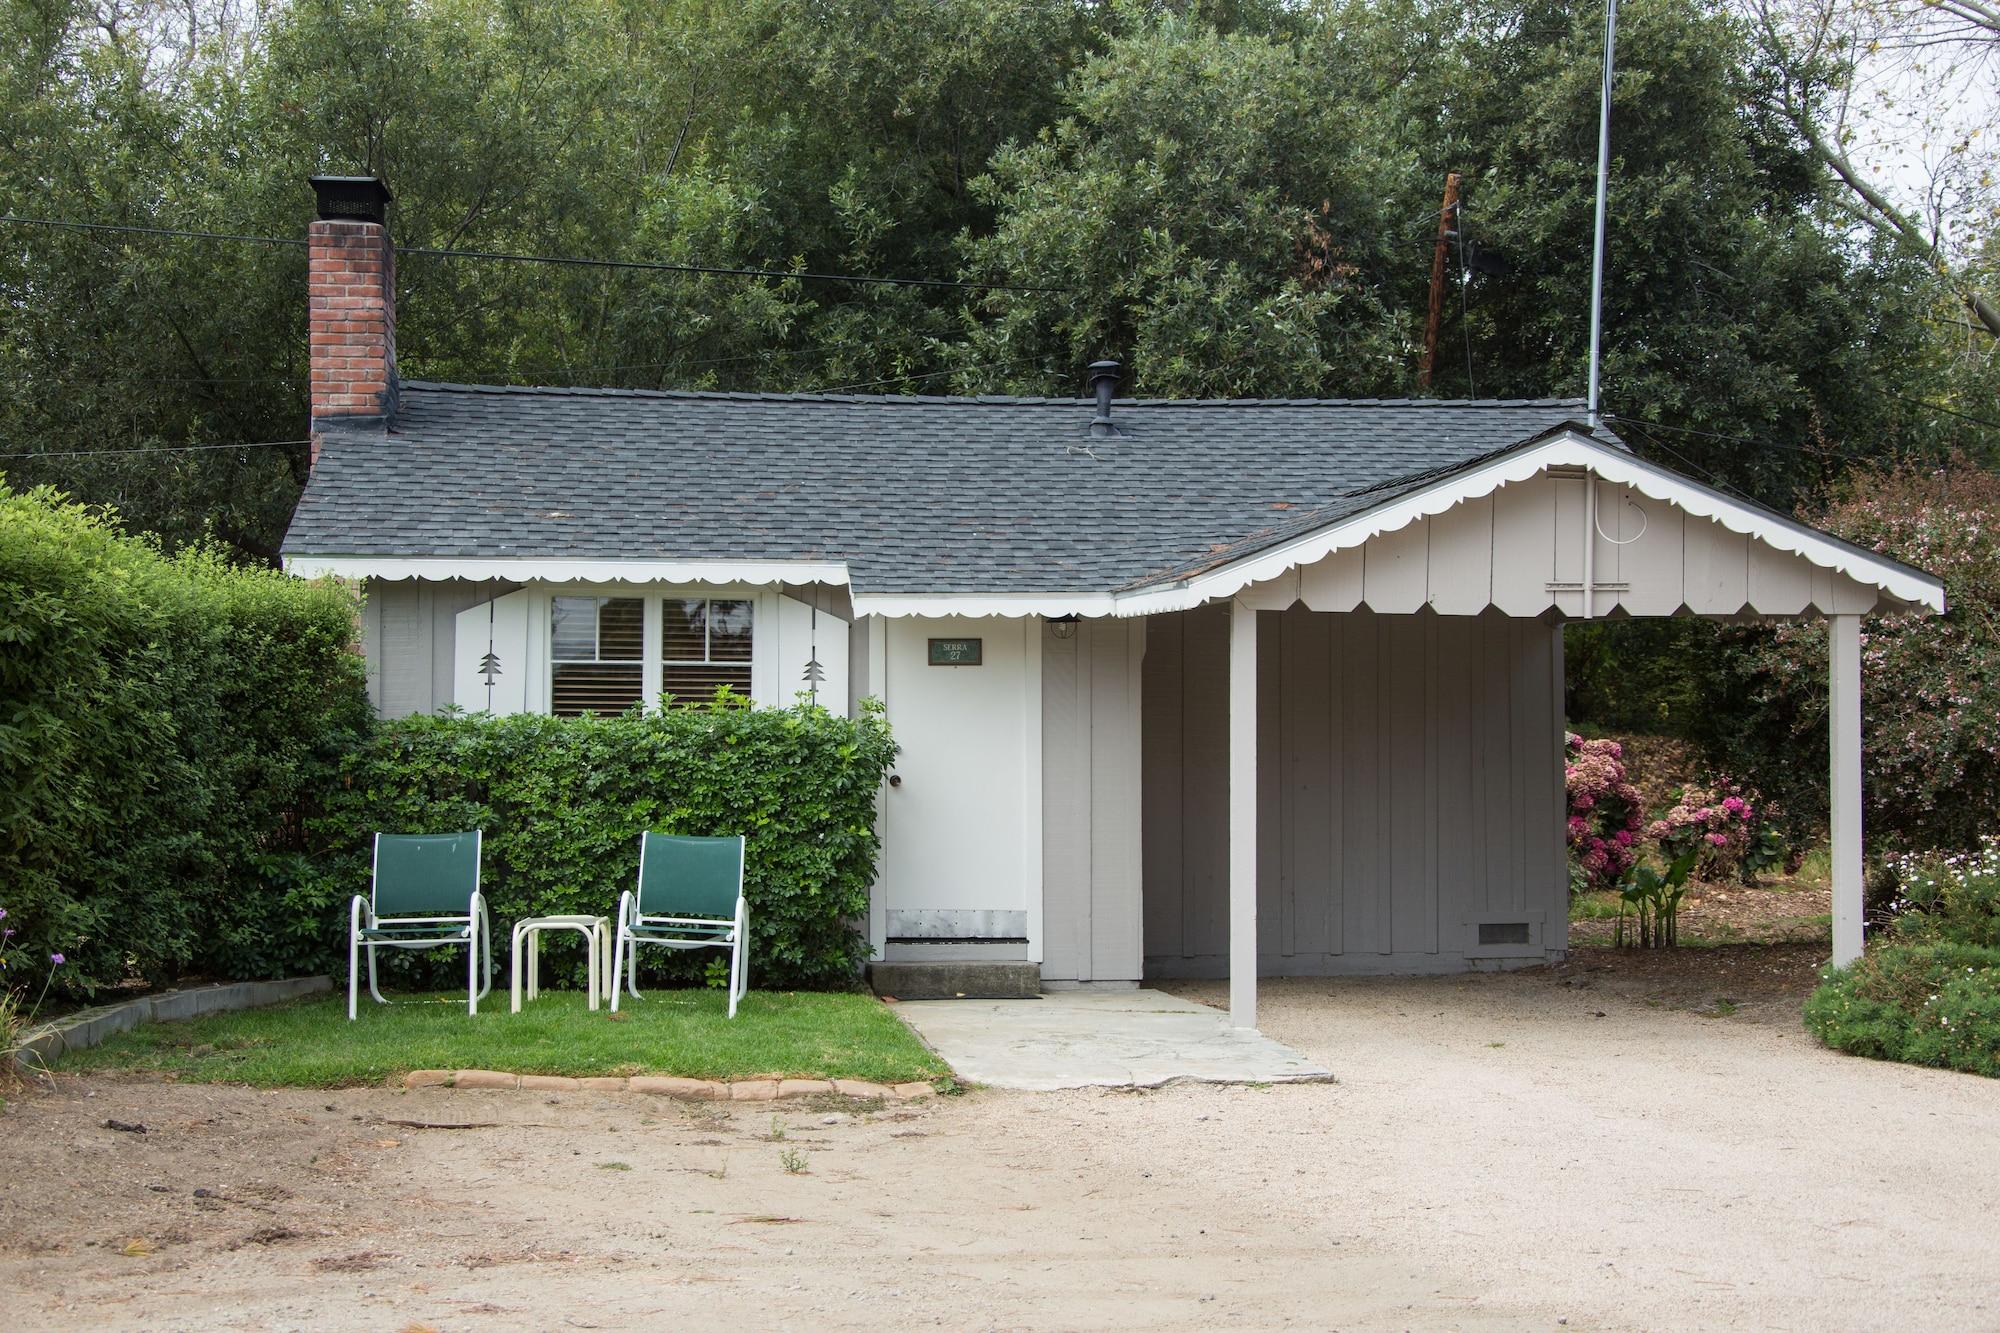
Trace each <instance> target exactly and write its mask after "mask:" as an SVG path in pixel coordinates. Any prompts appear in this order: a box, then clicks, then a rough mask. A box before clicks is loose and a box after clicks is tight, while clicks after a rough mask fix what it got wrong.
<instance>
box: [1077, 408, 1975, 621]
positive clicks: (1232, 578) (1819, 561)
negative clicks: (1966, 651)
mask: <svg viewBox="0 0 2000 1333" xmlns="http://www.w3.org/2000/svg"><path fill="white" fill-rule="evenodd" d="M1552 467H1582V468H1587V469H1589V470H1590V471H1591V472H1594V473H1596V474H1597V475H1598V476H1599V477H1602V478H1603V479H1604V480H1606V481H1610V482H1616V483H1618V484H1620V485H1625V486H1630V487H1631V488H1632V489H1634V490H1636V491H1638V492H1639V493H1640V494H1641V495H1645V496H1649V497H1651V498H1652V499H1655V500H1661V501H1664V502H1666V503H1668V504H1672V505H1676V506H1678V507H1679V508H1680V509H1682V510H1684V511H1685V512H1687V513H1690V514H1694V515H1696V516H1697V517H1700V518H1708V519H1713V520H1715V521H1716V522H1717V523H1720V524H1721V525H1722V526H1723V527H1725V528H1727V529H1729V530H1730V531H1731V532H1736V533H1741V534H1743V535H1745V536H1748V537H1751V538H1753V539H1754V540H1756V541H1760V542H1762V543H1764V544H1765V545H1766V546H1770V547H1772V548H1774V549H1776V550H1780V551H1787V552H1790V553H1791V554H1793V555H1797V556H1801V557H1803V558H1804V559H1806V560H1809V561H1811V562H1812V563H1813V564H1815V565H1818V566H1820V567H1821V568H1822V569H1831V570H1835V571H1837V572H1839V573H1842V574H1845V575H1847V576H1848V577H1850V578H1852V579H1854V580H1855V581H1857V582H1860V583H1865V584H1868V585H1870V586H1871V587H1875V588H1880V589H1881V590H1882V591H1883V592H1885V593H1887V594H1888V595H1889V596H1890V597H1893V598H1895V599H1896V600H1898V601H1901V602H1904V603H1907V604H1909V605H1911V606H1922V607H1928V608H1929V609H1930V610H1932V611H1943V610H1944V584H1943V583H1941V582H1939V581H1938V580H1937V579H1935V578H1932V577H1931V576H1930V575H1928V574H1923V573H1920V572H1918V571H1916V570H1912V569H1910V568H1909V567H1907V566H1905V565H1901V564H1898V563H1897V562H1895V561H1893V560H1888V559H1885V558H1883V557H1882V556H1879V555H1876V554H1875V553H1874V552H1872V551H1868V550H1865V549H1863V548H1861V547H1858V546H1855V545H1853V544H1852V543H1850V542H1845V541H1842V540H1840V539H1839V538H1837V537H1830V536H1828V535H1827V534H1825V533H1823V532H1818V531H1816V530H1814V529H1812V528H1809V527H1807V526H1805V525H1804V524H1802V523H1794V522H1792V521H1790V520H1787V519H1783V518H1780V517H1778V516H1776V515H1774V514H1770V513H1767V512H1765V511H1763V510H1761V509H1758V508H1756V507H1755V506H1752V505H1746V504H1741V503H1739V502H1737V501H1735V500H1732V499H1731V498H1730V497H1728V496H1727V495H1724V494H1723V493H1722V492H1721V491H1718V490H1715V489H1713V488H1711V487H1708V486H1703V485H1702V484H1700V483H1699V482H1694V481H1690V480H1688V479H1687V478H1686V477H1682V476H1679V475H1678V474H1676V473H1672V472H1668V471H1667V470H1665V469H1664V468H1659V467H1655V466H1654V465H1652V464H1650V463H1647V462H1644V461H1643V460H1641V459H1638V458H1635V457H1633V456H1632V455H1631V454H1628V453H1625V452H1624V451H1622V450H1619V449H1614V448H1611V447H1610V446H1608V445H1605V444H1600V443H1598V442H1597V441H1596V440H1592V439H1590V438H1588V437H1587V436H1584V435H1580V434H1577V433H1575V432H1565V433H1564V434H1561V435H1556V436H1552V437H1551V438H1549V439H1547V440H1545V441H1543V442H1541V443H1540V444H1535V445H1530V446H1528V447H1525V448H1522V449H1520V450H1519V451H1518V452H1514V453H1509V454H1503V455H1502V456H1500V457H1498V458H1496V459H1494V460H1493V461H1492V462H1489V463H1486V464H1484V465H1483V466H1480V467H1477V468H1473V469H1470V470H1469V471H1466V472H1462V473H1457V474H1455V475H1452V476H1449V477H1446V478H1445V479H1444V480H1442V481H1440V482H1439V483H1438V484H1437V485H1435V486H1429V487H1426V488H1424V489H1423V490H1420V491H1416V492H1413V493H1412V494H1409V495H1405V496H1401V497H1399V498H1398V499H1396V500H1393V501H1391V502H1389V503H1388V504H1385V505H1382V506H1380V507H1378V508H1375V509H1370V510H1368V511H1366V512H1364V513H1361V514H1357V515H1355V516H1354V517H1352V518H1349V519H1344V520H1341V521H1339V522H1336V523H1334V524H1332V525H1331V526H1329V527H1324V528H1319V529H1316V530H1314V531H1312V532H1308V533H1306V534H1304V535H1302V536H1299V537H1294V538H1292V539H1291V540H1290V541H1286V542H1282V543H1280V544H1279V545H1277V546H1273V547H1271V548H1270V549H1269V550H1265V551H1259V552H1257V553H1256V554H1255V555H1250V556H1246V557H1244V558H1243V559H1241V560H1235V561H1231V562H1230V563H1228V564H1225V565H1220V566H1218V567H1216V568H1215V569H1211V570H1208V571H1206V572H1204V573H1201V574H1197V575H1195V576H1194V577H1192V578H1188V579H1183V580H1179V581H1177V582H1175V583H1172V584H1168V585H1164V586H1160V587H1155V588H1137V589H1133V590H1132V591H1130V592H1126V593H1121V594H1119V596H1118V597H1117V599H1116V600H1117V610H1116V613H1115V614H1117V615H1120V616H1141V615H1150V614H1152V613H1154V612H1158V611H1184V610H1187V609H1189V608H1190V607H1195V606H1199V605H1201V604H1202V603H1203V602H1207V601H1210V600H1213V599H1215V598H1218V597H1232V596H1234V595H1235V594H1237V593H1239V592H1241V591H1242V590H1243V589H1244V588H1247V587H1249V586H1250V585H1251V584H1253V583H1260V582H1262V581H1264V580H1265V579H1270V578H1275V577H1277V576H1278V575H1280V574H1283V573H1285V572H1286V571H1288V570H1290V569H1293V568H1296V567H1297V566H1300V565H1309V564H1312V563H1313V562H1314V561H1317V560H1320V559H1323V558H1325V557H1326V556H1328V555H1331V554H1332V553H1333V552H1335V551H1341V550H1346V549H1348V548H1350V547H1355V546H1360V545H1363V544H1364V543H1366V542H1368V541H1369V540H1370V539H1371V538H1374V537H1378V536H1380V535H1381V534H1382V533H1385V532H1394V531H1396V530H1398V529H1399V528H1404V527H1408V526H1409V525H1410V524H1412V523H1414V522H1416V521H1417V520H1418V519H1422V518H1430V517H1432V516H1434V515H1437V514H1442V513H1444V512H1446V511H1447V510H1449V509H1451V508H1452V507H1454V506H1456V505H1459V504H1463V503H1464V502H1465V501H1467V500H1476V499H1479V498H1480V497H1482V496H1486V495H1490V494H1492V493H1493V492H1494V491H1496V490H1498V489H1499V488H1500V487H1502V486H1505V485H1508V484H1509V483H1512V482H1522V481H1526V480H1528V479H1529V478H1531V477H1534V476H1537V475H1538V474H1540V473H1541V472H1543V471H1545V470H1546V469H1548V468H1552Z"/></svg>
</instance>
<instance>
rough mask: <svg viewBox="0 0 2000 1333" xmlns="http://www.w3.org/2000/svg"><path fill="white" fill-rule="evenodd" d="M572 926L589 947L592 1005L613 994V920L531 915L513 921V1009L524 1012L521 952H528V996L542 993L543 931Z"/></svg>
mask: <svg viewBox="0 0 2000 1333" xmlns="http://www.w3.org/2000/svg"><path fill="white" fill-rule="evenodd" d="M545 930H573V931H576V932H577V933H578V934H580V935H582V936H583V938H584V941H585V943H586V945H587V947H588V948H589V950H590V1007H591V1008H592V1009H593V1010H595V1009H596V1008H597V1000H598V997H599V996H600V995H601V996H603V997H604V998H605V999H607V1000H608V999H610V998H611V920H610V918H608V917H602V916H531V917H529V918H527V919H526V920H524V921H516V922H515V923H514V947H513V948H512V949H511V950H510V952H511V953H512V954H513V955H514V1010H513V1011H514V1012H515V1013H517V1014H518V1013H520V1012H521V955H522V954H526V955H527V956H528V998H529V999H531V1000H532V999H534V998H535V997H536V996H538V995H540V994H541V993H542V932H543V931H545Z"/></svg>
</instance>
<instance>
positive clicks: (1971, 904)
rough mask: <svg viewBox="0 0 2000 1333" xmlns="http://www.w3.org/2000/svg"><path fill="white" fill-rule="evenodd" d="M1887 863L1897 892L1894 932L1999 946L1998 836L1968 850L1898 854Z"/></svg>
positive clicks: (1915, 936)
mask: <svg viewBox="0 0 2000 1333" xmlns="http://www.w3.org/2000/svg"><path fill="white" fill-rule="evenodd" d="M1887 869H1888V871H1889V873H1890V875H1891V876H1892V877H1893V878H1894V880H1895V882H1896V886H1897V889H1898V891H1899V894H1900V898H1899V899H1898V901H1897V902H1896V903H1895V904H1894V910H1895V912H1896V933H1897V934H1898V935H1900V936H1902V937H1903V938H1905V939H1929V940H1947V941H1949V942H1951V943H1954V944H1972V945H1977V946H1979V947H1981V948H1986V949H2000V837H1996V836H1995V835H1993V834H1991V833H1989V834H1987V835H1986V836H1984V837H1982V838H1981V839H1980V840H1979V848H1978V850H1977V851H1972V852H1952V853H1945V854H1938V853H1932V854H1930V855H1928V856H1899V857H1896V858H1894V859H1893V860H1891V861H1890V862H1889V863H1888V866H1887Z"/></svg>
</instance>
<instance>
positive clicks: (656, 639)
mask: <svg viewBox="0 0 2000 1333" xmlns="http://www.w3.org/2000/svg"><path fill="white" fill-rule="evenodd" d="M524 591H525V592H526V593H527V594H528V597H529V601H528V667H527V669H528V679H527V683H526V699H527V704H528V707H529V709H530V710H531V711H533V712H537V713H542V714H544V715H547V714H550V713H553V712H554V711H555V701H554V697H553V696H554V685H555V671H554V669H553V668H554V646H555V645H554V642H553V638H552V635H553V632H554V624H553V615H552V612H553V610H554V603H555V599H556V598H558V597H637V598H639V599H640V600H641V601H642V602H643V603H644V604H645V635H646V642H645V649H644V653H643V655H642V656H641V658H640V673H639V681H640V691H641V693H640V697H641V699H643V700H644V701H645V704H646V706H647V707H648V708H651V707H653V706H654V705H656V704H657V703H658V702H659V698H660V692H661V689H662V682H663V681H664V680H665V679H666V661H665V652H664V645H663V644H662V643H661V639H662V637H663V630H664V628H665V625H666V617H665V613H664V612H663V611H662V610H661V605H662V603H663V602H664V601H665V600H666V599H668V598H674V599H679V598H685V597H703V598H708V599H710V600H719V601H745V602H750V603H752V604H753V605H754V608H755V609H754V610H753V611H752V612H751V616H752V620H751V631H750V698H751V700H752V701H753V702H754V703H756V704H758V705H760V706H768V705H775V704H780V703H782V702H785V701H783V700H781V699H779V697H778V693H779V690H778V686H779V682H778V681H777V679H776V672H777V670H778V659H777V652H776V650H777V642H776V636H777V632H778V631H777V626H778V596H779V594H778V593H777V591H776V590H774V589H771V588H761V587H757V586H756V585H754V584H747V583H704V584H658V585H655V584H631V583H531V584H529V585H528V586H527V587H526V588H525V589H524Z"/></svg>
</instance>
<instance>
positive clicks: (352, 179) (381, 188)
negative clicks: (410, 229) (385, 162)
mask: <svg viewBox="0 0 2000 1333" xmlns="http://www.w3.org/2000/svg"><path fill="white" fill-rule="evenodd" d="M312 187H313V195H314V197H315V198H316V199H317V200H318V202H319V216H320V220H321V221H322V222H380V223H385V224H386V223H387V222H388V221H389V202H390V200H392V199H394V198H395V196H394V195H392V194H390V193H389V187H388V186H386V185H384V184H383V183H382V182H381V181H380V180H379V179H378V178H376V177H374V176H314V177H313V178H312Z"/></svg>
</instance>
